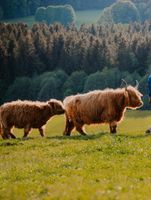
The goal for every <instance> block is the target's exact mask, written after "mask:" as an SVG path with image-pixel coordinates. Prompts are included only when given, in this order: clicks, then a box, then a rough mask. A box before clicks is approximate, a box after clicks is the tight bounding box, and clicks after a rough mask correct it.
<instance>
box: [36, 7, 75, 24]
mask: <svg viewBox="0 0 151 200" xmlns="http://www.w3.org/2000/svg"><path fill="white" fill-rule="evenodd" d="M35 20H36V21H37V22H44V23H47V24H53V23H56V22H59V23H61V24H62V25H64V26H67V25H71V24H74V23H75V22H76V14H75V11H74V9H73V7H72V6H71V5H63V6H62V5H61V6H48V7H46V8H45V7H39V8H37V10H36V14H35Z"/></svg>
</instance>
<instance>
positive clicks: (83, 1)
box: [0, 0, 115, 19]
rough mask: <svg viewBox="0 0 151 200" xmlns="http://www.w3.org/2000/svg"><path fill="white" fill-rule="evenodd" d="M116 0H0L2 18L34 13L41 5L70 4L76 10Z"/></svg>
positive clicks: (107, 4)
mask: <svg viewBox="0 0 151 200" xmlns="http://www.w3.org/2000/svg"><path fill="white" fill-rule="evenodd" d="M113 2H115V0H93V1H92V0H76V1H75V0H57V1H56V0H19V1H18V0H7V1H0V19H2V18H4V19H7V18H17V17H24V16H29V15H34V14H35V12H36V9H37V8H38V7H40V6H45V7H46V6H48V5H64V4H70V5H72V6H73V7H74V9H76V10H86V9H100V10H101V9H103V8H105V7H106V6H109V5H111V4H112V3H113Z"/></svg>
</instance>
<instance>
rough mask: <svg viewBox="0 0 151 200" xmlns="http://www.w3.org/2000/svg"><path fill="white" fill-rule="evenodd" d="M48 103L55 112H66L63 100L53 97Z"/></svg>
mask: <svg viewBox="0 0 151 200" xmlns="http://www.w3.org/2000/svg"><path fill="white" fill-rule="evenodd" d="M48 104H49V106H50V108H51V111H52V113H53V114H55V115H59V114H63V113H65V109H64V106H63V103H62V102H61V101H59V100H56V99H51V100H50V101H48Z"/></svg>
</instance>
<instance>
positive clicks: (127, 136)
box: [115, 134, 151, 139]
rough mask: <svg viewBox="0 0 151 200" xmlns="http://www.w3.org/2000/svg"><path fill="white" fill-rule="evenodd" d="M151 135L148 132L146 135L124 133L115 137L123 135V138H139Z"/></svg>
mask: <svg viewBox="0 0 151 200" xmlns="http://www.w3.org/2000/svg"><path fill="white" fill-rule="evenodd" d="M149 136H151V135H147V134H144V135H124V134H123V135H122V134H117V135H116V136H115V137H117V138H118V137H123V138H132V139H137V138H145V137H149Z"/></svg>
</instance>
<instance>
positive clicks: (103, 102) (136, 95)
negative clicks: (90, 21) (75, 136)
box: [63, 86, 143, 136]
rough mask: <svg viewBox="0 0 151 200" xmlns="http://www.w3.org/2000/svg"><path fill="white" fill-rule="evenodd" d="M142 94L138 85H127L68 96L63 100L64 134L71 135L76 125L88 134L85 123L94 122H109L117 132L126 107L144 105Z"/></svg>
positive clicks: (112, 130) (132, 107) (83, 133)
mask: <svg viewBox="0 0 151 200" xmlns="http://www.w3.org/2000/svg"><path fill="white" fill-rule="evenodd" d="M141 96H142V94H141V93H140V92H139V91H138V90H137V87H132V86H126V87H125V88H118V89H105V90H95V91H91V92H88V93H85V94H77V95H74V96H69V97H66V98H65V99H64V102H63V104H64V107H65V110H66V127H65V130H64V135H67V136H69V135H70V134H71V131H72V130H73V128H74V127H75V128H76V130H77V131H78V132H79V133H80V134H81V135H86V133H85V131H84V130H83V126H84V124H93V123H108V124H109V126H110V132H111V133H116V128H117V124H118V123H119V122H121V120H122V119H123V117H124V112H125V111H126V108H130V109H136V108H139V107H141V106H142V105H143V102H142V100H141Z"/></svg>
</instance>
